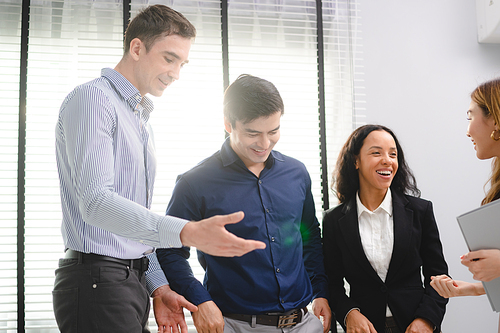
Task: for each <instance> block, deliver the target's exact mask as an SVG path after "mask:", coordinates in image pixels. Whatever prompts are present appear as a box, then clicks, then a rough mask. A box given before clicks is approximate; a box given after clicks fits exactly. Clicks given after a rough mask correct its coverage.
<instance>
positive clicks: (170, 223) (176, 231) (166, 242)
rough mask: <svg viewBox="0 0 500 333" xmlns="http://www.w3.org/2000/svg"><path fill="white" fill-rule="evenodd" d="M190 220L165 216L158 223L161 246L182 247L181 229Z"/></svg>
mask: <svg viewBox="0 0 500 333" xmlns="http://www.w3.org/2000/svg"><path fill="white" fill-rule="evenodd" d="M188 222H189V221H187V220H184V219H180V218H178V217H173V216H170V215H167V216H163V218H162V219H161V220H160V221H159V223H158V235H159V238H160V239H159V243H160V246H159V247H160V248H171V247H182V242H181V231H182V229H183V228H184V226H185V225H186V224H187V223H188Z"/></svg>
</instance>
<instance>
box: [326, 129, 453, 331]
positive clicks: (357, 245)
mask: <svg viewBox="0 0 500 333" xmlns="http://www.w3.org/2000/svg"><path fill="white" fill-rule="evenodd" d="M334 190H335V192H336V194H337V197H338V199H339V201H340V205H339V206H337V207H335V208H334V209H332V210H329V211H327V212H326V214H325V216H324V219H323V250H324V257H325V268H326V272H327V274H328V277H329V287H330V303H331V304H330V305H331V308H332V310H333V312H335V315H336V318H337V320H338V321H339V323H340V324H341V325H342V327H343V328H344V330H345V331H346V332H348V333H351V332H353V333H364V332H366V333H374V332H378V333H383V332H386V333H389V332H393V333H396V332H400V333H403V332H406V333H410V332H412V333H413V332H429V333H430V332H433V331H436V332H439V331H440V326H441V322H442V320H443V316H444V313H445V307H446V303H447V300H446V299H445V298H443V297H441V296H439V295H438V294H437V292H436V291H435V290H434V289H433V288H432V287H430V285H429V283H430V277H431V276H433V275H439V274H447V272H448V266H447V264H446V262H445V260H444V256H443V251H442V246H441V241H440V240H439V232H438V228H437V225H436V221H435V219H434V213H433V210H432V203H431V202H430V201H426V200H423V199H420V198H418V197H416V196H420V191H419V190H418V188H417V186H416V182H415V177H414V176H413V174H412V172H411V170H410V169H409V167H408V165H407V164H406V162H405V159H404V155H403V150H402V149H401V146H400V145H399V142H398V140H397V138H396V136H395V135H394V133H393V132H392V131H391V130H390V129H388V128H387V127H384V126H380V125H366V126H362V127H360V128H358V129H356V130H355V131H354V132H353V133H352V134H351V136H350V137H349V139H348V140H347V142H346V143H345V145H344V147H343V148H342V150H341V152H340V154H339V158H338V160H337V166H336V171H335V174H334ZM408 194H413V195H415V196H411V195H408ZM422 275H423V277H424V279H423V280H422ZM344 279H345V280H346V281H347V282H348V283H349V285H350V291H349V293H348V294H346V290H345V288H344Z"/></svg>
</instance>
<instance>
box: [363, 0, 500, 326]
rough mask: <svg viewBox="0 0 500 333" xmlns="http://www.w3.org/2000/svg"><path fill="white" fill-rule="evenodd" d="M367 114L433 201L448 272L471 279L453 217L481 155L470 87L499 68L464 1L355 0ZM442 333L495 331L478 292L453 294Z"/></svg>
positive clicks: (499, 58) (478, 193) (469, 197)
mask: <svg viewBox="0 0 500 333" xmlns="http://www.w3.org/2000/svg"><path fill="white" fill-rule="evenodd" d="M359 3H360V10H361V13H360V15H361V23H362V27H361V29H362V37H363V51H364V54H363V58H364V61H363V63H364V66H365V68H364V70H365V71H364V72H365V75H364V79H365V87H366V89H365V91H366V102H367V103H366V107H367V111H366V115H367V118H366V122H367V123H380V124H383V125H386V126H388V127H390V128H392V129H393V130H394V131H395V132H396V134H397V135H398V137H399V139H400V141H401V144H402V146H403V148H404V150H405V154H406V156H407V158H408V162H409V164H410V167H411V168H412V169H413V171H414V173H415V176H416V177H417V182H418V185H419V187H420V189H421V191H422V197H423V198H426V199H429V200H431V201H432V202H433V203H434V209H435V215H436V219H437V221H438V225H439V229H440V232H441V240H442V242H443V246H444V252H445V257H446V259H447V261H448V265H449V269H450V274H451V275H452V276H453V277H454V278H456V279H461V280H466V281H473V280H472V276H471V274H470V273H469V271H468V270H467V269H466V268H465V267H463V266H462V265H461V264H460V260H459V257H460V255H462V254H463V253H466V252H467V247H466V245H465V242H464V241H463V238H462V235H461V233H460V230H459V228H458V226H457V222H456V219H455V217H456V216H457V215H460V214H461V213H463V212H465V211H467V210H470V209H472V208H475V207H477V206H479V204H480V202H481V199H482V198H483V196H484V191H483V185H484V184H485V182H486V181H487V179H488V176H489V171H490V161H480V160H478V159H477V158H476V157H475V151H474V149H473V146H472V144H471V142H470V140H469V138H467V137H466V136H465V132H466V129H467V121H466V114H465V113H466V111H467V109H468V106H469V102H470V98H469V94H470V92H471V91H472V90H473V89H474V88H475V87H476V85H477V83H480V82H482V81H485V80H487V79H491V78H493V77H495V76H500V44H497V45H494V44H489V45H488V44H479V43H477V38H476V32H477V29H476V17H475V2H474V1H473V0H420V1H403V0H359ZM448 304H449V305H448V308H447V312H446V316H445V319H444V324H443V332H444V333H460V332H496V328H497V323H498V314H496V313H494V312H493V311H492V310H491V308H490V305H489V302H488V299H487V298H486V296H480V297H462V298H455V299H452V300H451V301H450V302H449V303H448Z"/></svg>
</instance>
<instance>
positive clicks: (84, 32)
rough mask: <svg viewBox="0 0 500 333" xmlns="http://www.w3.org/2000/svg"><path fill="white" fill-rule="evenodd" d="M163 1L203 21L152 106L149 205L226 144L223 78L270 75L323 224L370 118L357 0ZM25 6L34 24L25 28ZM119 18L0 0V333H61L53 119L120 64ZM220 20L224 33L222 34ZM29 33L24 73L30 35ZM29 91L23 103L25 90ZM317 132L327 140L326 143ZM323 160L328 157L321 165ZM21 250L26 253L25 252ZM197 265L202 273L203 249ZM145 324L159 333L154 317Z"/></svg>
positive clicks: (65, 0)
mask: <svg viewBox="0 0 500 333" xmlns="http://www.w3.org/2000/svg"><path fill="white" fill-rule="evenodd" d="M148 3H149V2H148V1H145V0H131V1H130V2H128V1H126V2H125V8H128V6H130V9H131V11H130V13H131V16H132V17H133V16H134V15H135V13H136V12H137V10H138V9H139V8H141V7H143V6H144V5H147V4H148ZM163 3H164V4H166V5H169V6H171V7H173V8H174V9H176V10H178V11H180V12H182V13H183V14H184V15H185V16H186V17H187V18H188V19H189V20H190V21H191V22H192V23H193V24H194V25H195V26H196V28H197V31H198V36H197V38H196V41H195V43H194V44H193V47H192V50H191V53H190V63H189V64H188V65H187V66H185V68H184V69H183V70H182V71H181V80H180V81H178V82H176V83H175V84H174V85H173V86H172V87H169V88H168V89H167V90H166V92H165V94H164V96H163V97H161V98H153V99H154V102H155V111H154V112H153V114H152V117H151V123H152V125H153V129H154V132H155V141H156V147H157V157H158V175H157V181H156V184H155V196H154V201H153V207H152V209H153V210H154V211H155V212H157V213H159V214H164V212H165V209H166V206H167V203H168V201H169V198H170V193H171V191H172V189H173V186H174V184H175V178H176V177H177V175H178V174H180V173H182V172H184V171H186V170H188V169H189V168H191V167H193V166H194V165H196V164H197V163H198V162H200V161H201V160H202V159H204V158H205V157H207V156H209V155H211V154H212V153H214V152H215V151H216V150H218V149H219V148H220V146H221V145H222V142H223V140H224V129H223V117H222V96H223V91H224V85H225V84H226V82H225V77H227V78H229V81H230V82H232V81H233V80H234V79H235V78H236V77H237V76H238V75H240V74H242V73H247V74H253V75H256V76H260V77H263V78H265V79H268V80H270V81H271V82H273V83H274V84H275V85H276V86H277V88H278V90H279V91H280V93H281V95H282V97H283V99H284V102H285V115H284V116H283V118H282V131H281V139H280V142H279V144H278V145H277V146H276V148H275V149H277V150H279V151H281V152H283V153H284V154H287V155H290V156H292V157H295V158H298V159H299V160H301V161H303V162H304V163H305V164H306V166H307V168H308V170H309V173H310V174H311V178H312V182H313V194H314V197H315V202H316V206H317V207H316V208H317V213H318V217H319V218H320V217H321V214H322V212H323V210H324V208H325V207H329V205H331V204H333V203H334V202H335V200H334V199H333V198H331V197H330V198H329V199H328V201H327V202H325V196H324V192H325V191H326V192H328V189H327V188H325V186H324V184H328V183H329V181H328V180H324V179H323V178H324V177H325V175H329V174H330V173H331V170H330V169H331V168H332V167H333V166H334V163H335V159H336V155H337V154H338V149H339V147H340V145H341V144H343V142H344V140H345V138H346V137H347V135H348V134H349V133H350V132H351V131H352V129H353V128H354V127H356V125H357V122H358V121H359V119H358V114H359V113H362V111H363V109H362V104H361V103H362V101H363V96H362V94H360V92H361V91H362V90H361V85H362V82H361V81H360V77H359V75H360V74H361V73H360V70H359V69H360V68H359V63H360V56H359V54H360V49H359V48H360V39H359V36H358V34H359V28H358V24H357V20H358V16H359V15H358V9H357V4H356V2H355V1H354V0H324V1H321V2H318V3H319V4H321V5H322V17H321V19H322V20H318V17H317V7H316V5H317V2H316V1H306V0H232V1H229V2H227V11H221V6H226V2H224V1H223V2H222V3H221V2H219V1H210V0H203V1H194V0H178V1H177V0H165V1H164V2H163ZM28 9H29V30H28V29H23V26H22V22H23V21H22V17H23V13H25V14H26V10H28ZM226 12H227V17H224V18H223V17H222V13H226ZM122 13H123V4H122V1H119V0H102V1H88V0H31V1H28V0H25V1H24V2H23V4H21V3H20V2H19V1H15V0H14V1H10V0H0V36H1V38H0V44H1V48H0V59H1V60H2V61H1V64H0V66H1V72H2V75H1V76H0V86H1V89H0V96H1V97H2V101H3V102H4V105H3V107H2V109H1V111H0V112H1V115H2V119H3V121H2V122H1V125H0V126H1V129H2V131H1V134H0V135H1V138H2V142H1V151H0V157H1V161H2V163H1V164H0V170H1V176H0V178H1V182H0V199H1V200H0V239H1V243H0V264H1V267H2V268H1V269H0V281H1V283H0V333H1V332H14V331H16V330H18V331H24V330H25V331H26V332H42V331H43V332H57V331H58V330H57V326H56V324H55V320H54V317H53V313H52V304H51V301H52V296H51V291H52V287H53V282H54V270H55V269H56V267H57V260H58V258H59V257H61V255H62V252H63V250H64V246H63V244H62V238H61V235H60V230H59V229H60V220H61V213H60V202H59V200H60V199H59V188H58V184H59V182H58V178H57V170H56V165H55V158H54V150H55V149H54V128H55V123H56V119H57V115H58V110H59V106H60V105H61V102H62V100H63V99H64V97H65V96H66V95H67V94H68V93H69V92H70V91H71V90H72V89H73V88H74V87H75V86H76V85H78V84H80V83H83V82H86V81H89V80H91V79H93V78H95V77H98V76H99V75H100V69H101V68H103V67H114V65H115V64H116V63H117V62H118V61H119V60H120V58H121V55H122V35H123V18H122ZM224 19H227V30H226V31H225V32H226V33H227V39H224V38H221V29H222V28H221V22H222V21H223V20H224ZM28 32H29V35H28V37H29V39H26V40H27V41H29V43H28V44H27V46H28V53H27V54H24V55H25V56H26V55H27V66H24V65H23V63H22V56H23V52H22V51H21V50H22V49H23V45H24V44H23V43H25V42H24V41H23V40H22V38H21V37H22V36H23V33H28ZM223 47H227V50H228V52H227V53H224V52H223ZM318 50H319V51H318ZM23 66H24V67H23ZM20 73H27V74H22V75H20ZM23 83H25V84H26V90H25V92H26V98H24V90H23V89H22V88H20V87H22V86H23ZM24 107H25V110H26V111H25V112H26V113H25V115H26V117H25V119H24ZM319 110H323V111H324V116H322V117H323V118H322V119H323V120H322V122H323V125H324V132H320V128H321V126H320V125H321V122H320V113H319ZM24 129H25V131H26V134H24ZM321 135H323V136H324V138H325V143H326V145H320V138H321ZM24 137H25V139H26V144H25V145H24V141H23V139H24ZM19 139H21V140H19ZM19 142H21V145H19ZM325 146H326V148H325ZM325 154H326V157H327V160H326V161H325V162H324V163H322V160H321V156H322V155H323V156H324V155H325ZM19 161H20V162H19ZM326 162H327V163H326ZM19 165H20V166H21V168H20V169H19V170H21V171H20V172H19V170H18V166H19ZM326 167H327V168H328V169H327V170H325V168H326ZM18 175H20V176H18ZM18 183H19V184H20V186H19V187H18ZM322 184H323V185H322ZM18 188H20V189H21V191H20V193H19V194H18ZM18 201H19V202H20V205H18ZM20 210H21V211H20ZM18 226H19V228H20V230H21V231H22V234H20V235H19V236H20V237H18V232H17V230H18ZM23 239H24V241H22V240H23ZM18 247H19V248H21V249H23V251H22V252H21V253H19V254H20V255H19V256H16V252H17V249H18ZM193 251H194V250H193ZM192 259H193V260H192V261H191V264H192V265H193V266H194V271H195V274H197V276H199V277H200V278H201V276H202V275H203V271H202V269H201V268H199V267H198V265H197V261H196V255H193V256H192ZM18 260H21V261H20V262H21V264H18ZM18 278H19V279H18ZM19 280H21V283H19V282H18V281H19ZM23 281H24V283H23ZM19 293H21V295H20V298H19V300H21V303H22V304H21V306H20V307H19V309H18V306H17V305H16V303H17V304H18V295H19ZM189 321H190V319H188V323H189ZM150 323H151V326H150V327H151V329H152V331H154V330H155V323H154V320H153V319H151V322H150ZM190 330H193V331H194V328H193V327H192V326H191V327H190Z"/></svg>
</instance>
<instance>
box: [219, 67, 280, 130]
mask: <svg viewBox="0 0 500 333" xmlns="http://www.w3.org/2000/svg"><path fill="white" fill-rule="evenodd" d="M284 111H285V107H284V105H283V100H282V99H281V96H280V93H279V92H278V89H277V88H276V86H275V85H274V84H272V83H271V82H269V81H267V80H264V79H261V78H258V77H256V76H252V75H248V74H242V75H240V76H239V77H238V78H237V79H236V80H235V81H234V82H233V83H232V84H231V85H230V86H229V87H227V89H226V91H225V93H224V117H225V118H226V119H227V120H229V122H230V123H231V126H233V127H234V126H235V125H236V122H237V121H241V122H242V123H249V122H251V121H253V120H255V119H257V118H260V117H269V116H271V115H273V114H275V113H277V112H279V113H280V114H281V115H283V113H284Z"/></svg>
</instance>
